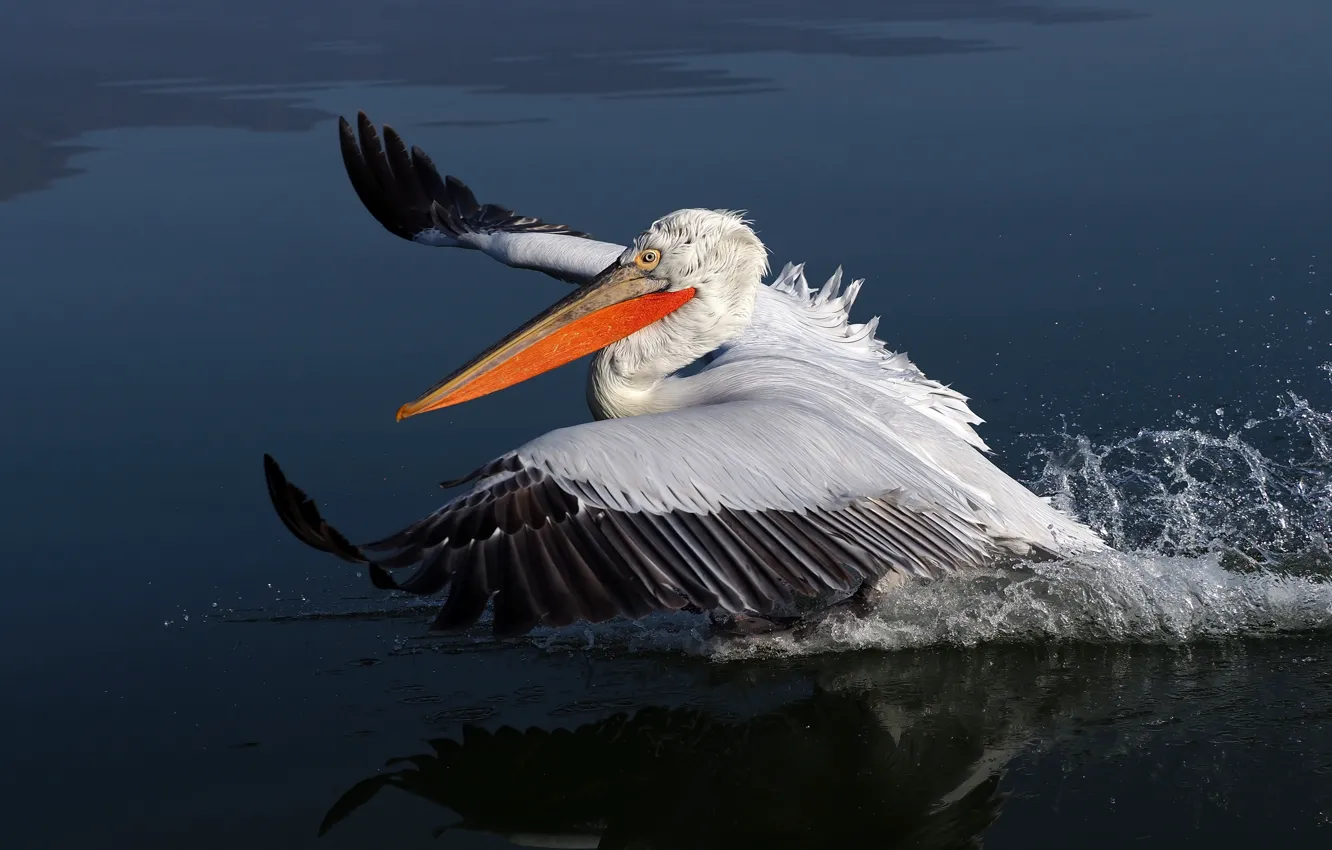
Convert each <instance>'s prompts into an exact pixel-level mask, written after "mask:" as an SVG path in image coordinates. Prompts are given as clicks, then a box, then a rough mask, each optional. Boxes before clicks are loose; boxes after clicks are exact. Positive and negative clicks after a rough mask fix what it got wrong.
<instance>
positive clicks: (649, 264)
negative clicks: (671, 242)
mask: <svg viewBox="0 0 1332 850" xmlns="http://www.w3.org/2000/svg"><path fill="white" fill-rule="evenodd" d="M660 262H661V252H660V251H658V250H657V249H656V248H648V249H647V250H646V251H639V252H638V256H637V257H634V265H636V266H638V267H639V268H640V269H642V270H643V271H645V272H650V271H652V270H653V269H655V268H656V267H657V263H660Z"/></svg>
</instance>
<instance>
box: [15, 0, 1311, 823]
mask: <svg viewBox="0 0 1332 850" xmlns="http://www.w3.org/2000/svg"><path fill="white" fill-rule="evenodd" d="M29 5H31V4H29ZM453 5H455V4H448V7H451V6H453ZM196 7H197V8H196ZM448 7H446V4H437V3H426V2H425V1H424V0H394V2H386V3H377V4H371V3H361V2H356V3H353V2H341V0H338V2H329V0H325V1H324V2H320V3H314V2H309V3H300V2H292V0H280V2H278V3H276V4H275V3H270V2H269V0H264V2H259V0H235V2H231V3H228V4H220V5H219V4H205V6H200V4H178V3H159V2H155V0H127V2H123V3H119V4H107V3H104V2H100V0H99V2H93V0H71V2H65V3H61V4H45V5H44V6H42V7H41V8H36V9H22V10H10V11H8V12H7V13H6V25H5V27H4V28H3V30H2V31H0V57H2V58H0V109H3V113H4V114H5V116H6V132H5V133H3V134H0V240H2V245H3V262H0V389H3V399H4V402H3V406H2V407H0V440H2V441H3V443H2V444H3V445H4V446H5V450H4V451H3V452H0V480H2V481H3V483H4V485H5V486H4V487H3V488H0V501H2V504H0V509H2V511H0V516H3V517H4V518H5V524H4V531H5V532H6V534H5V538H6V540H7V542H8V554H7V558H6V561H7V564H8V568H7V571H6V577H7V579H8V581H7V583H6V584H7V586H6V592H5V594H4V596H3V601H0V629H3V635H2V637H3V644H0V645H3V646H4V647H5V651H4V653H3V662H0V675H3V682H4V683H5V689H4V691H5V696H6V699H5V701H4V704H3V708H0V712H2V714H0V718H3V720H4V728H5V729H6V739H5V745H4V749H3V753H4V762H3V767H4V770H3V774H0V777H2V778H0V782H3V783H4V788H3V791H2V792H0V799H3V801H4V809H3V811H4V816H3V818H0V830H3V833H4V834H3V835H2V836H0V837H2V838H3V841H4V844H5V846H6V847H74V846H77V847H84V848H90V847H124V846H172V847H179V846H185V845H188V846H190V847H195V848H204V847H235V846H237V845H238V843H240V842H247V843H249V844H250V845H251V846H259V847H270V846H271V847H298V846H307V845H310V846H314V845H317V846H325V847H339V846H345V847H352V846H366V845H367V844H368V843H370V842H374V843H375V844H377V845H385V846H394V847H413V846H439V845H441V844H443V845H444V846H454V847H465V848H473V847H474V848H483V847H504V846H509V843H508V839H506V838H505V836H509V837H511V838H512V839H513V840H514V841H517V842H520V843H521V842H526V843H529V844H530V843H533V842H537V843H540V842H542V841H545V842H546V843H547V844H551V846H556V845H555V844H552V842H554V841H557V840H558V841H564V842H565V843H564V844H562V845H558V846H587V847H593V846H597V844H596V842H597V841H598V840H600V846H601V847H603V848H629V847H639V848H646V847H668V846H669V847H697V846H718V847H720V846H726V847H730V848H735V847H785V846H793V847H795V846H802V847H833V846H851V845H865V844H867V843H873V844H877V845H886V846H910V847H931V848H943V847H965V846H972V843H973V842H980V841H983V842H985V844H986V846H987V847H991V848H996V847H998V848H1005V847H1011V848H1026V847H1031V846H1041V847H1045V846H1049V847H1064V846H1069V845H1076V846H1085V847H1122V846H1127V845H1132V846H1134V847H1177V846H1180V844H1181V843H1182V842H1185V841H1196V842H1197V843H1199V844H1202V843H1206V844H1207V845H1209V846H1213V847H1216V846H1227V847H1228V846H1235V847H1240V846H1251V845H1252V844H1253V843H1254V842H1255V841H1267V842H1272V841H1281V842H1285V843H1289V844H1291V845H1292V846H1295V845H1303V846H1316V845H1317V844H1318V843H1319V842H1326V841H1327V839H1328V836H1329V835H1332V633H1330V632H1329V626H1332V585H1329V576H1332V567H1330V566H1329V563H1330V561H1329V557H1328V555H1327V543H1326V540H1325V536H1326V535H1327V534H1328V529H1329V518H1330V517H1332V448H1330V447H1332V416H1329V413H1328V411H1332V368H1330V367H1329V366H1328V365H1327V364H1328V363H1329V362H1332V313H1330V312H1329V311H1332V279H1330V276H1332V270H1329V263H1328V259H1329V257H1332V169H1329V166H1328V151H1329V150H1332V111H1329V110H1328V108H1327V106H1328V99H1327V98H1328V92H1329V91H1332V51H1328V49H1327V44H1328V43H1329V37H1332V6H1329V5H1328V4H1327V3H1326V2H1323V0H1269V2H1265V3H1257V2H1252V0H1251V2H1240V0H1158V2H1151V3H1149V2H1146V0H1125V2H1116V1H1115V0H1106V2H1105V3H1103V4H1098V5H1091V4H1088V3H1077V4H1072V3H1066V2H1058V1H1057V0H1038V2H1033V3H1016V2H1014V3H1009V2H1001V0H931V1H930V2H924V0H920V2H916V0H886V1H885V2H877V3H876V2H869V0H836V2H833V0H826V2H823V3H820V4H813V3H798V2H795V0H767V2H758V0H709V2H707V3H703V2H695V0H686V1H685V2H677V3H672V4H669V5H666V4H645V3H626V2H610V1H609V0H592V1H591V2H581V3H579V4H578V9H576V10H573V11H570V10H568V9H565V8H562V7H557V5H556V4H553V3H546V4H543V3H536V2H521V0H492V2H490V3H487V4H469V5H468V6H467V7H466V8H461V7H460V8H459V9H458V10H456V11H453V10H451V9H450V8H448ZM357 109H364V110H366V111H367V112H368V113H369V114H370V116H371V117H372V118H373V119H375V120H376V121H387V122H389V123H391V124H393V125H394V126H395V127H397V128H398V129H399V130H400V131H402V132H403V133H404V135H405V136H406V137H407V138H408V140H409V142H411V143H416V144H419V145H421V146H422V147H424V148H425V149H426V150H427V151H429V152H430V153H431V154H432V155H433V157H434V159H435V160H436V162H437V163H439V164H440V166H441V168H442V169H444V170H447V171H450V172H452V173H455V174H457V175H459V176H460V177H462V178H463V179H464V180H466V181H468V182H469V183H470V184H471V185H472V186H473V187H474V188H475V189H476V190H477V192H478V194H479V195H481V197H482V200H489V201H497V202H500V203H504V204H508V205H511V206H514V207H516V208H517V209H518V210H519V211H520V212H525V213H530V214H534V215H540V216H544V217H548V218H551V219H554V220H557V221H563V222H568V223H570V224H572V225H574V226H575V227H578V228H580V229H584V230H588V231H590V232H592V233H594V234H596V235H598V236H601V237H604V238H608V239H614V240H620V241H624V240H628V239H629V238H631V237H632V236H633V235H634V234H635V233H636V232H637V231H639V230H640V229H642V228H643V227H645V226H646V225H647V224H648V223H650V222H651V221H652V219H654V218H655V217H657V216H659V215H661V214H663V213H665V212H668V211H670V210H673V209H676V208H679V207H683V206H719V207H730V208H735V207H740V208H744V209H746V210H748V211H749V213H750V215H751V217H752V218H754V219H755V220H756V221H757V223H758V227H759V230H760V235H761V236H762V237H763V238H764V240H765V241H766V243H767V244H768V246H769V248H770V249H771V250H772V252H773V260H774V262H775V263H777V264H781V263H783V262H786V261H788V260H791V261H804V262H806V263H807V264H808V265H807V268H808V270H809V272H810V273H811V276H814V277H822V276H826V275H827V274H830V273H831V272H832V271H833V269H834V268H835V267H836V266H837V265H838V264H842V265H844V266H845V268H846V271H847V273H848V274H851V275H853V276H856V277H861V276H863V277H867V278H869V282H868V284H867V285H866V288H865V290H864V291H863V293H862V294H861V296H860V299H859V301H858V303H857V309H856V316H857V318H858V319H860V320H863V319H866V318H868V317H869V316H871V315H875V314H878V315H881V316H882V317H883V319H882V323H881V325H880V335H881V336H882V337H883V338H885V339H886V340H887V341H888V343H889V345H890V347H894V348H897V349H905V350H908V351H909V352H910V353H911V355H912V357H913V359H915V360H916V361H917V362H918V363H919V364H920V365H921V366H922V367H923V368H924V369H925V371H926V372H927V373H928V374H929V375H931V376H932V377H937V378H939V379H941V380H944V381H947V382H951V383H953V384H954V385H955V386H956V387H958V388H959V389H960V390H962V391H963V392H966V393H968V394H969V395H971V396H972V398H973V399H974V406H975V408H976V410H977V412H978V413H979V414H980V415H981V416H983V417H985V418H986V419H987V420H988V423H987V424H986V425H985V426H984V427H983V430H982V434H983V436H984V437H985V439H986V440H987V441H989V442H990V444H991V445H992V446H994V447H995V448H996V449H997V450H998V455H997V460H998V462H999V463H1000V465H1001V466H1003V467H1004V468H1005V469H1007V470H1009V471H1010V472H1011V473H1013V474H1014V475H1017V476H1019V477H1021V478H1023V479H1024V480H1026V481H1029V482H1032V484H1033V486H1035V487H1037V488H1039V489H1041V490H1042V491H1043V492H1050V493H1057V494H1059V495H1060V496H1061V498H1064V499H1066V500H1068V503H1069V504H1071V505H1073V506H1074V507H1075V508H1076V509H1077V510H1078V511H1079V512H1080V513H1081V514H1082V515H1083V516H1084V517H1085V518H1087V519H1089V520H1090V521H1092V522H1093V523H1095V524H1096V525H1098V527H1101V528H1103V529H1104V530H1105V531H1106V533H1107V534H1109V535H1110V536H1111V538H1112V539H1113V540H1114V541H1115V542H1116V543H1117V545H1119V546H1120V547H1121V548H1123V549H1125V550H1129V551H1131V552H1132V554H1128V555H1124V556H1122V557H1119V558H1116V559H1113V560H1112V561H1109V562H1106V563H1103V564H1101V565H1099V566H1098V567H1097V568H1095V569H1089V568H1073V567H1059V566H1058V565H1056V566H1055V567H1053V568H1049V569H1046V570H1044V571H1043V572H1038V573H1035V574H1023V575H1016V576H1012V575H1009V576H991V577H984V578H980V579H975V580H970V581H958V582H954V583H950V584H948V585H947V586H936V587H934V588H927V589H923V590H913V591H911V592H908V593H904V594H902V595H900V596H899V597H897V598H894V599H893V600H891V601H890V602H889V603H887V604H886V605H885V606H884V609H883V610H882V611H880V612H879V613H878V614H877V615H876V616H875V617H873V618H871V619H870V620H869V621H867V622H864V623H860V624H843V625H841V626H838V627H836V628H830V629H825V630H824V631H823V632H822V633H820V634H818V635H816V636H815V638H814V639H813V640H812V641H811V643H810V644H809V645H807V646H804V647H793V646H791V645H790V644H788V643H786V642H784V641H782V640H770V641H768V642H766V643H757V644H746V645H732V646H728V647H717V646H713V645H711V644H708V643H706V642H704V641H702V640H700V639H699V637H698V635H697V634H696V633H695V632H694V626H695V625H696V624H695V623H693V622H692V621H687V620H681V621H673V620H672V621H667V622H663V623H658V624H653V625H648V626H644V625H607V626H605V627H601V628H597V629H592V630H587V629H582V628H574V629H570V630H567V631H565V632H562V633H559V634H553V635H552V634H537V635H536V636H534V637H533V638H530V639H526V640H522V641H518V642H516V643H511V644H496V643H495V642H493V641H491V640H490V639H489V638H488V637H487V636H486V635H485V634H484V633H483V632H482V631H478V632H476V633H474V634H468V635H462V636H458V637H454V638H450V639H446V640H438V639H427V638H426V637H425V636H424V630H425V625H426V621H427V615H426V613H425V611H427V610H428V609H423V608H421V607H415V608H413V607H411V606H412V605H413V604H417V603H412V602H410V601H408V600H398V599H391V598H385V597H382V596H380V595H377V594H375V593H374V592H373V591H372V590H371V589H370V588H369V587H367V586H366V583H365V582H364V578H363V577H362V576H358V575H357V574H356V573H355V571H354V570H349V569H347V568H346V565H343V564H341V563H340V562H337V561H335V560H333V559H331V558H326V557H321V556H319V554H318V553H315V552H312V551H310V550H308V549H306V548H304V547H302V546H301V545H300V544H299V543H298V542H297V541H295V540H294V539H293V538H291V537H290V535H289V534H288V533H287V532H286V531H285V530H284V529H283V528H282V527H281V525H280V524H279V522H278V521H277V519H276V517H275V516H274V515H273V513H272V510H271V508H270V506H269V505H268V502H267V496H266V494H265V491H264V486H263V481H262V477H261V471H260V458H261V455H262V454H263V453H264V452H271V453H272V454H274V455H275V456H276V457H277V458H278V459H279V460H280V461H281V462H282V464H283V466H284V468H285V469H286V470H287V472H288V473H289V474H290V475H291V476H292V478H293V479H294V480H296V481H297V482H298V483H300V484H301V486H303V487H305V488H307V489H308V490H309V491H310V492H312V493H314V494H316V495H317V496H318V498H319V499H320V502H321V504H322V505H324V506H325V508H326V511H327V514H328V515H329V516H330V518H331V519H332V520H333V521H334V522H337V523H338V524H339V525H340V526H341V527H343V528H344V529H345V530H346V531H348V532H349V533H350V534H352V536H354V537H363V536H368V535H374V534H377V533H379V532H384V531H387V530H391V529H393V528H397V527H400V525H402V524H403V523H404V522H405V521H407V520H409V519H414V518H416V517H418V516H420V515H422V514H423V513H424V512H426V511H428V510H430V509H432V508H434V507H435V506H437V504H438V501H439V498H440V497H439V490H438V488H437V487H436V486H435V483H436V482H437V481H439V480H441V479H443V478H448V477H452V476H454V475H457V474H460V473H462V472H464V471H466V470H468V469H471V468H473V467H474V466H476V465H478V464H479V463H480V462H482V461H484V460H487V459H489V458H490V457H493V456H494V455H496V454H498V453H500V452H502V451H504V450H507V449H509V448H511V447H513V446H514V445H516V444H517V443H519V442H520V441H523V440H526V439H529V438H531V437H533V436H535V435H537V434H539V433H541V432H543V431H545V430H548V429H550V428H552V427H557V426H560V425H564V424H569V423H572V422H577V421H583V420H585V419H587V418H588V414H587V411H586V408H585V404H584V401H583V382H584V373H583V371H582V368H581V367H580V366H570V367H567V368H565V369H563V370H560V371H558V372H555V373H551V374H548V375H545V376H542V377H541V378H538V379H536V380H534V381H532V382H530V383H528V384H525V385H523V386H521V387H519V388H516V389H513V390H510V391H507V392H504V393H500V394H497V395H495V396H490V397H487V398H483V399H480V400H478V401H475V402H472V403H471V404H468V405H465V406H462V407H460V408H452V409H450V410H449V411H446V412H440V413H436V414H433V415H431V416H426V417H421V418H419V419H413V420H411V421H409V422H405V423H402V424H395V423H394V421H393V412H394V411H395V410H396V409H397V407H398V405H399V404H401V403H402V402H404V401H407V400H409V399H411V398H414V397H415V396H416V395H417V394H418V393H419V392H420V390H421V389H423V388H424V387H427V386H429V385H430V384H431V383H433V382H434V380H435V379H437V378H438V377H440V376H441V375H442V374H444V373H445V372H447V371H449V370H451V369H452V368H453V367H454V366H456V365H457V364H459V363H461V362H463V361H464V360H466V359H467V358H469V357H470V356H471V355H473V354H474V353H476V352H477V351H478V350H480V349H481V348H483V347H484V346H485V345H487V344H488V343H489V342H491V341H493V340H494V339H495V338H496V337H498V336H499V335H501V334H502V333H504V332H506V331H508V330H509V329H511V328H512V327H513V326H514V325H515V324H516V323H517V322H519V321H520V320H521V319H523V318H525V317H527V316H528V315H530V314H531V313H533V312H535V311H536V310H538V309H540V308H541V307H543V306H544V305H546V304H547V303H549V302H551V301H552V300H554V299H556V298H558V297H560V296H561V295H562V294H564V291H565V289H564V285H563V284H560V283H557V282H554V281H552V280H549V279H547V278H544V277H543V276H540V275H534V274H530V273H524V272H519V271H514V270H510V269H506V268H503V267H501V266H498V265H497V264H495V263H493V262H491V261H490V260H488V259H486V258H484V257H481V256H476V255H473V254H469V253H466V252H458V251H431V250H427V249H424V248H417V247H414V246H411V245H408V244H406V243H404V242H401V241H399V240H397V239H395V238H394V237H392V236H390V235H388V234H387V233H385V232H384V231H383V230H382V229H380V227H379V226H378V225H377V224H376V223H375V222H374V221H373V220H372V219H371V218H370V216H369V215H368V214H367V213H366V212H365V211H364V210H363V209H362V208H361V206H360V205H359V203H358V202H357V201H356V198H355V196H354V194H353V192H352V191H351V188H350V186H349V185H348V183H347V181H346V178H345V176H344V173H343V170H342V165H341V162H340V159H339V155H338V151H337V146H336V142H335V139H334V123H333V122H334V118H335V116H336V115H338V114H344V115H352V114H354V113H355V111H356V110H357ZM391 759H397V760H398V761H394V762H393V763H392V764H390V765H388V766H387V767H385V766H384V765H385V762H386V761H389V760H391ZM541 836H545V837H544V838H543V837H541ZM551 836H558V838H551ZM570 842H572V843H570ZM579 842H581V843H579Z"/></svg>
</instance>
